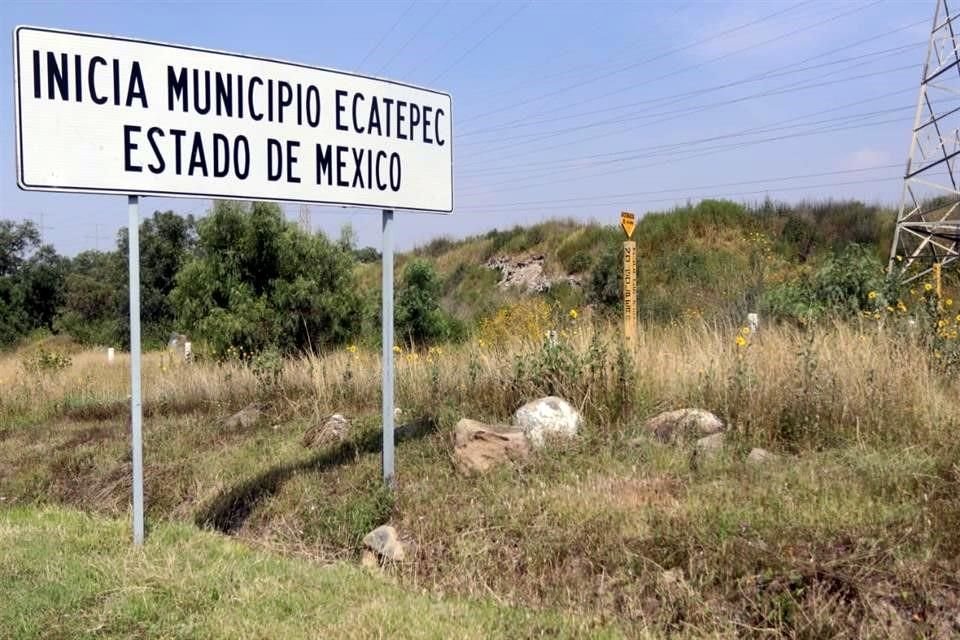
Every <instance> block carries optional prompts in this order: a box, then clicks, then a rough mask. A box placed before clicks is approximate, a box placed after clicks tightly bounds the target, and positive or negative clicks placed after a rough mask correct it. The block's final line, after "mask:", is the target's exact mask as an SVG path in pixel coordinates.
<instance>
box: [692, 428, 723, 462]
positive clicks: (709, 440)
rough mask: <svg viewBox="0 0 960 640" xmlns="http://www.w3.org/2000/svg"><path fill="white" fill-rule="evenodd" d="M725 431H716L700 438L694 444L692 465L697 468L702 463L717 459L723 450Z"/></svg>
mask: <svg viewBox="0 0 960 640" xmlns="http://www.w3.org/2000/svg"><path fill="white" fill-rule="evenodd" d="M725 437H726V436H725V435H724V434H723V433H714V434H713V435H709V436H705V437H703V438H700V439H699V440H697V441H696V442H695V443H694V444H693V454H692V456H691V458H690V465H691V466H692V467H693V468H694V469H696V468H697V467H698V466H699V465H700V464H702V463H705V462H710V461H711V460H716V459H717V457H718V456H719V455H720V453H721V452H722V451H723V441H724V439H725Z"/></svg>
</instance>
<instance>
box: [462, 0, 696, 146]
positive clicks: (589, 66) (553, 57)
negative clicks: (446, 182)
mask: <svg viewBox="0 0 960 640" xmlns="http://www.w3.org/2000/svg"><path fill="white" fill-rule="evenodd" d="M675 4H676V5H677V6H676V7H674V10H673V11H672V12H671V13H670V14H668V15H667V16H665V17H664V18H661V19H660V20H657V21H656V22H654V23H653V24H645V25H644V26H645V27H646V31H648V32H649V31H650V28H651V27H654V26H659V25H660V24H661V23H662V22H664V21H665V20H667V19H670V18H673V17H674V16H676V15H677V14H679V13H680V12H682V11H685V10H686V9H688V8H689V7H690V5H689V4H683V3H680V2H675ZM594 15H603V13H602V12H600V11H596V12H594ZM606 28H607V27H606V25H603V24H600V25H596V26H594V28H593V29H591V34H592V32H595V31H601V30H605V29H606ZM578 35H579V37H580V38H582V39H584V40H585V39H586V37H587V35H586V34H585V33H584V32H583V31H580V33H579V34H578ZM632 47H634V44H633V43H631V44H628V45H625V46H623V47H620V48H619V49H617V50H616V52H615V53H612V54H610V55H609V56H607V61H606V62H604V63H601V64H597V63H594V64H585V65H580V66H578V67H575V68H567V69H564V70H562V71H558V72H556V73H551V74H544V73H543V68H542V62H541V61H538V62H537V63H535V64H534V66H535V67H537V73H536V75H534V76H533V79H535V80H536V81H538V82H539V83H543V82H544V81H546V80H552V79H554V78H560V77H563V76H568V75H571V74H576V73H580V72H583V71H586V70H588V69H596V68H597V67H604V66H606V65H608V64H610V63H611V62H613V61H614V60H615V59H616V56H617V54H619V52H620V51H622V50H625V49H630V48H632ZM572 51H574V49H573V48H571V47H567V48H566V49H564V50H563V51H562V52H560V53H553V51H552V49H551V53H550V55H549V56H548V57H547V58H546V59H545V61H550V62H556V61H557V60H558V59H559V58H561V57H563V56H565V55H567V54H569V53H570V52H572ZM527 86H529V82H528V81H525V82H522V83H519V84H514V85H510V86H509V87H504V88H502V89H500V90H499V91H493V92H486V93H484V97H486V98H491V97H496V96H500V95H504V94H512V93H514V92H515V91H516V90H517V89H518V88H521V87H527ZM457 136H458V137H462V136H463V133H458V134H457Z"/></svg>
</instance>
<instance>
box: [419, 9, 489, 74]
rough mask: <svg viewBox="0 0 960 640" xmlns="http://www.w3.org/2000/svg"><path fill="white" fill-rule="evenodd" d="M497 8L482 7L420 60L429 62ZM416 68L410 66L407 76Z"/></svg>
mask: <svg viewBox="0 0 960 640" xmlns="http://www.w3.org/2000/svg"><path fill="white" fill-rule="evenodd" d="M498 6H499V4H489V5H486V6H484V7H483V8H482V9H481V10H480V12H479V13H478V14H477V15H476V16H475V17H474V18H473V19H472V20H470V21H468V22H466V23H465V24H464V25H463V26H462V27H461V28H460V29H457V30H456V31H452V30H451V31H450V34H449V35H448V36H447V38H446V39H445V40H444V41H443V43H442V44H441V45H440V46H439V47H435V48H433V49H432V50H431V51H430V55H428V56H423V57H422V58H421V60H429V59H430V58H432V57H434V56H436V54H438V53H440V52H441V51H443V50H444V49H446V48H447V45H448V44H450V43H451V42H453V41H454V40H456V39H458V38H459V37H460V36H461V35H462V34H463V33H464V32H466V31H467V30H469V29H470V28H471V27H473V26H475V25H476V24H477V23H478V22H480V21H482V20H483V19H484V18H485V17H486V16H487V14H489V13H491V12H493V10H494V9H496V8H497V7H498ZM417 66H418V64H414V65H412V66H411V67H410V70H409V71H408V73H407V75H411V74H412V73H413V71H414V70H416V68H417Z"/></svg>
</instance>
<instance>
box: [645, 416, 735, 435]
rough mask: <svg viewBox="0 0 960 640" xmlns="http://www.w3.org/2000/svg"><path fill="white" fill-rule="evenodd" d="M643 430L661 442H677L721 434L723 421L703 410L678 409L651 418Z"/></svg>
mask: <svg viewBox="0 0 960 640" xmlns="http://www.w3.org/2000/svg"><path fill="white" fill-rule="evenodd" d="M643 428H644V430H645V431H647V432H648V433H649V434H651V435H652V436H653V437H654V438H656V439H657V440H660V441H661V442H677V441H679V440H689V439H693V438H702V437H704V436H709V435H713V434H715V433H720V432H721V431H723V421H722V420H720V418H718V417H717V416H715V415H713V414H712V413H710V412H709V411H705V410H703V409H677V410H675V411H665V412H664V413H661V414H658V415H656V416H654V417H652V418H650V419H649V420H647V421H646V422H645V423H644V425H643Z"/></svg>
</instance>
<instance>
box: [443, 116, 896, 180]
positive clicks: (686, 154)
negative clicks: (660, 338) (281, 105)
mask: <svg viewBox="0 0 960 640" xmlns="http://www.w3.org/2000/svg"><path fill="white" fill-rule="evenodd" d="M901 121H902V120H901V119H900V118H893V119H889V120H881V121H877V122H872V123H864V124H856V125H847V126H839V127H826V128H819V129H812V130H808V131H801V132H796V133H792V134H786V135H781V136H771V137H767V138H761V139H759V140H751V141H749V142H738V143H727V144H722V145H715V146H713V147H709V148H708V149H706V150H702V149H693V150H690V151H680V152H658V153H652V154H642V155H638V156H637V157H635V158H630V160H637V159H649V158H658V157H670V156H674V157H673V159H672V160H670V162H676V161H678V160H690V159H693V158H698V157H702V156H706V155H713V154H715V153H718V152H722V151H731V150H737V149H743V148H746V147H750V146H753V145H757V144H764V143H767V142H779V141H781V140H786V139H791V138H799V137H807V136H812V135H820V134H823V133H835V132H841V131H851V130H854V129H862V128H867V127H875V126H878V125H883V124H891V123H896V122H901ZM663 164H667V163H665V162H662V161H657V162H654V163H651V164H647V165H640V166H636V167H625V168H621V169H615V170H613V171H610V170H605V171H603V172H601V173H587V174H579V175H575V176H568V177H564V178H556V179H553V180H548V181H545V182H539V183H525V181H526V180H527V179H529V178H517V179H515V180H506V181H502V182H495V183H487V184H484V185H483V188H484V189H489V188H491V187H497V186H503V185H508V184H514V183H517V182H520V183H522V184H521V185H520V186H521V188H530V187H536V186H545V185H551V184H557V183H564V184H566V183H569V182H574V181H577V180H583V179H585V178H594V177H598V176H610V175H616V174H619V173H624V172H628V171H635V170H637V169H642V168H646V167H652V166H662V165H663ZM556 173H558V172H557V171H551V172H549V173H545V174H543V175H541V176H534V177H535V178H536V177H545V176H547V175H550V176H555V175H556ZM460 195H464V194H462V193H461V194H460Z"/></svg>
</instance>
